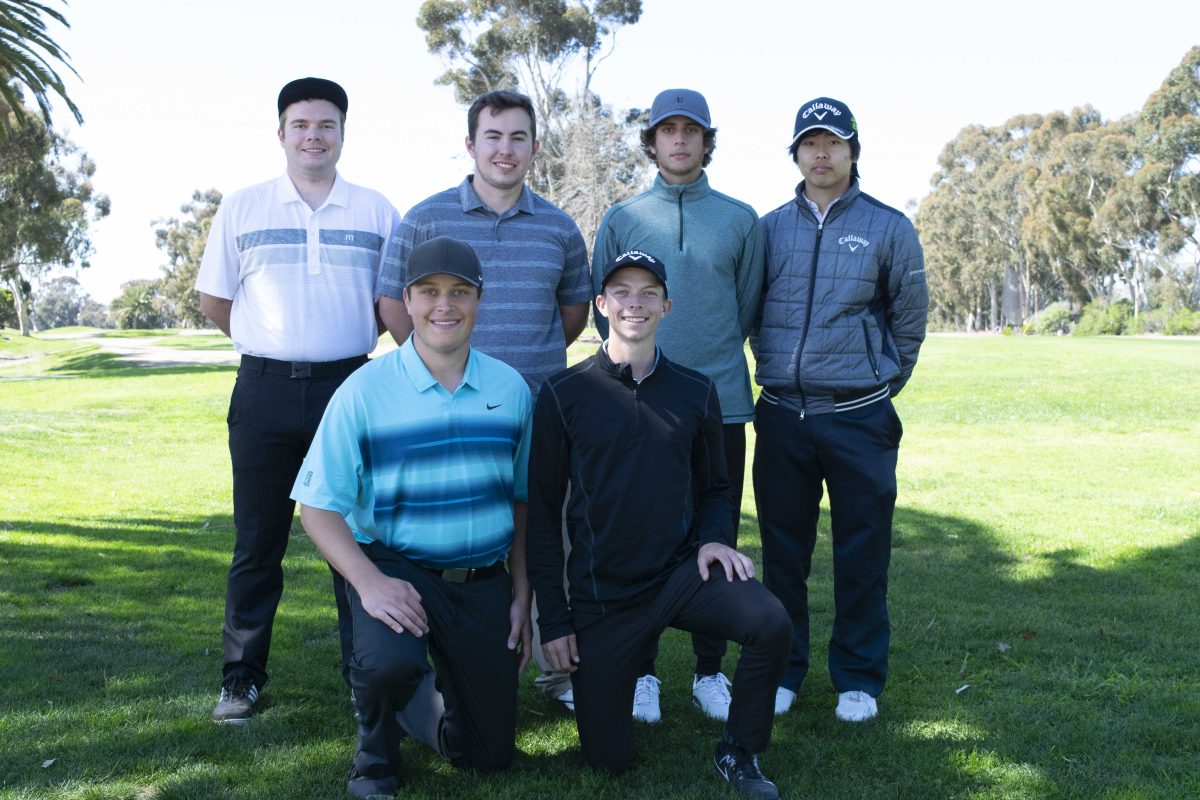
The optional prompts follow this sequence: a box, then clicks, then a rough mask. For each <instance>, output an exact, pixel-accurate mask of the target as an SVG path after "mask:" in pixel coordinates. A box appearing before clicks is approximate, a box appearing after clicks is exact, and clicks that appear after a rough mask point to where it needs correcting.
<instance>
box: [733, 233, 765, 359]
mask: <svg viewBox="0 0 1200 800" xmlns="http://www.w3.org/2000/svg"><path fill="white" fill-rule="evenodd" d="M765 260H766V248H765V247H764V246H763V231H762V227H761V226H760V225H759V224H758V220H757V219H756V218H755V217H754V215H753V214H752V215H751V224H750V228H749V230H747V231H746V238H745V240H744V241H743V242H742V255H741V257H740V258H739V259H738V263H737V266H736V267H735V269H734V281H735V282H736V284H737V302H738V325H739V326H740V327H741V333H742V340H743V341H744V340H745V339H746V337H747V336H749V335H750V332H751V330H752V329H755V323H756V322H757V321H758V307H759V304H760V303H761V301H762V291H763V273H764V272H765V271H766V263H765Z"/></svg>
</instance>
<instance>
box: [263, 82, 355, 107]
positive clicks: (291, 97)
mask: <svg viewBox="0 0 1200 800" xmlns="http://www.w3.org/2000/svg"><path fill="white" fill-rule="evenodd" d="M303 100H328V101H329V102H331V103H333V104H334V105H335V106H337V107H338V108H339V109H341V111H342V113H343V114H345V113H346V109H347V108H349V107H350V99H349V98H348V97H346V90H345V89H343V88H342V87H341V86H338V85H337V84H336V83H334V82H333V81H330V80H326V79H325V78H297V79H296V80H294V81H292V82H290V83H288V84H287V85H285V86H284V87H283V88H282V89H280V90H279V100H278V101H276V105H277V106H278V107H279V113H280V114H282V113H283V110H284V109H285V108H287V107H288V106H290V105H291V104H292V103H299V102H301V101H303Z"/></svg>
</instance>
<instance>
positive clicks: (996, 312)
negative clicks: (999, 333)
mask: <svg viewBox="0 0 1200 800" xmlns="http://www.w3.org/2000/svg"><path fill="white" fill-rule="evenodd" d="M988 301H989V302H990V303H991V308H990V309H989V311H988V330H995V329H996V328H999V327H1000V287H999V285H997V283H996V282H995V281H988Z"/></svg>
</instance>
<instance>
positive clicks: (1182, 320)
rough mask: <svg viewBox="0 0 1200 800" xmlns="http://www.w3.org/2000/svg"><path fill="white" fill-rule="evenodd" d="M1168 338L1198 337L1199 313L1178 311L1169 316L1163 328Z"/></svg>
mask: <svg viewBox="0 0 1200 800" xmlns="http://www.w3.org/2000/svg"><path fill="white" fill-rule="evenodd" d="M1163 333H1165V334H1167V335H1168V336H1200V311H1188V310H1187V309H1186V308H1183V309H1180V310H1179V311H1176V312H1175V313H1174V314H1172V315H1171V318H1170V319H1168V320H1167V324H1166V325H1164V326H1163Z"/></svg>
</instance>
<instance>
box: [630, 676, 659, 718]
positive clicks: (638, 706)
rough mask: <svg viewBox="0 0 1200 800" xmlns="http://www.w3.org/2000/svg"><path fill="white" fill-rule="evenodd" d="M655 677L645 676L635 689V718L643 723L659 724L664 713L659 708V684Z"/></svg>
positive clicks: (638, 680) (640, 679) (638, 681)
mask: <svg viewBox="0 0 1200 800" xmlns="http://www.w3.org/2000/svg"><path fill="white" fill-rule="evenodd" d="M661 683H662V681H660V680H659V679H658V678H656V677H654V676H653V675H643V676H642V677H640V678H638V679H637V685H636V686H634V688H633V718H634V719H636V720H639V721H641V722H658V721H659V720H660V719H662V711H660V710H659V708H658V695H659V688H658V687H659V684H661Z"/></svg>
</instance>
